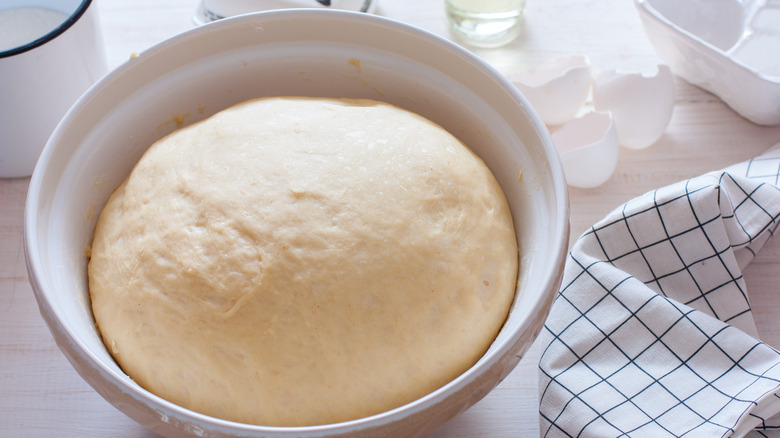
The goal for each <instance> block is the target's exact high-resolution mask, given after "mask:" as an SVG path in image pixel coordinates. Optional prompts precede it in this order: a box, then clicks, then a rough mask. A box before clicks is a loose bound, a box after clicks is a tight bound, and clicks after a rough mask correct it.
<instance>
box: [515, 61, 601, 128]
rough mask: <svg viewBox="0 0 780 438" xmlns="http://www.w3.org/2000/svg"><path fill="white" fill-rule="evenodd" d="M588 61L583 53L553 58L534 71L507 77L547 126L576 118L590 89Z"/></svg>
mask: <svg viewBox="0 0 780 438" xmlns="http://www.w3.org/2000/svg"><path fill="white" fill-rule="evenodd" d="M590 70H591V68H590V61H589V60H588V58H587V57H586V56H584V55H573V56H566V57H561V58H557V59H554V60H552V61H550V62H547V63H545V64H542V65H540V66H539V67H538V68H537V69H536V70H534V71H532V72H528V73H519V74H516V75H514V76H511V77H510V80H511V81H512V83H513V84H514V85H515V86H516V87H517V88H518V89H519V90H520V92H521V93H523V95H525V97H526V98H527V99H528V100H529V101H530V102H531V106H533V107H534V109H535V110H536V112H537V113H538V114H539V116H540V117H541V118H542V121H544V123H545V124H547V125H559V124H561V123H564V122H567V121H569V120H571V119H573V118H574V117H575V115H576V114H577V112H578V111H579V110H580V108H581V107H582V105H583V103H584V102H585V99H587V97H588V93H589V92H590V83H591V71H590Z"/></svg>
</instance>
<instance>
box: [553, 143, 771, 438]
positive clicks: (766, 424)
mask: <svg viewBox="0 0 780 438" xmlns="http://www.w3.org/2000/svg"><path fill="white" fill-rule="evenodd" d="M779 217H780V144H779V145H777V146H776V147H775V148H773V149H772V150H770V151H769V152H767V153H766V154H764V155H762V156H760V157H758V158H755V159H753V160H750V161H748V162H745V163H741V164H738V165H735V166H732V167H730V168H727V169H725V170H723V171H719V172H712V173H708V174H705V175H703V176H700V177H697V178H693V179H690V180H687V181H683V182H681V183H678V184H674V185H671V186H669V187H665V188H662V189H659V190H656V191H653V192H650V193H647V194H645V195H644V196H641V197H639V198H637V199H634V200H632V201H630V202H628V203H626V204H625V205H623V206H621V207H620V208H618V209H616V210H614V211H613V212H612V213H610V214H609V215H608V216H607V217H606V218H604V219H603V220H602V221H600V222H599V223H597V224H596V225H594V226H593V227H592V228H591V229H590V230H589V231H588V232H586V233H585V234H584V235H583V236H582V237H581V238H580V239H579V240H578V241H577V243H576V244H575V246H574V248H573V249H572V251H571V253H570V254H569V257H568V259H567V260H566V269H565V274H564V279H563V284H562V286H561V290H560V293H559V294H558V296H557V298H556V301H555V304H554V305H553V308H552V311H551V313H550V316H549V318H548V320H547V323H546V325H545V328H544V330H543V332H542V335H541V339H540V341H541V342H542V345H543V347H542V348H543V350H542V355H541V359H540V363H539V369H540V384H539V392H540V426H541V435H542V436H545V437H563V436H579V437H599V438H601V437H617V436H628V437H672V436H675V437H679V436H686V437H727V436H728V437H738V436H746V435H747V436H751V437H752V436H776V435H773V434H777V433H778V432H777V431H778V430H780V352H778V351H777V350H775V349H774V348H772V347H770V346H769V345H766V344H764V343H762V342H761V341H759V340H757V338H756V328H755V324H754V322H753V317H752V314H751V310H750V303H749V300H748V295H747V291H746V290H745V282H744V279H743V277H742V269H743V268H744V267H745V266H746V265H747V264H748V263H749V262H750V261H751V260H752V258H753V256H754V255H755V254H756V253H757V252H758V250H759V249H760V248H761V247H762V246H763V245H764V243H765V242H766V241H767V240H768V239H769V238H770V237H771V236H772V234H773V232H774V231H775V229H776V228H777V226H778V218H779ZM778 269H780V264H779V265H778ZM778 293H780V285H778ZM778 318H780V315H778Z"/></svg>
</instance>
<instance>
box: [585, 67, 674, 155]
mask: <svg viewBox="0 0 780 438" xmlns="http://www.w3.org/2000/svg"><path fill="white" fill-rule="evenodd" d="M593 106H594V108H595V109H596V111H599V112H606V111H609V112H610V113H611V114H612V118H613V120H614V123H615V127H616V129H617V132H618V138H619V141H620V144H621V145H623V146H625V147H627V148H631V149H644V148H646V147H648V146H650V145H652V144H653V143H655V142H656V141H657V140H658V139H659V138H660V137H661V135H663V133H664V131H665V130H666V127H667V126H668V125H669V121H670V120H671V118H672V110H673V108H674V80H673V77H672V72H671V70H670V69H669V67H668V66H666V65H659V66H658V70H657V71H656V72H655V74H652V75H645V74H642V73H620V72H617V71H615V70H611V71H607V72H604V73H601V74H599V75H598V76H597V77H596V79H595V80H594V81H593Z"/></svg>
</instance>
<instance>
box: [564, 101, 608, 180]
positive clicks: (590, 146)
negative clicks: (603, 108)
mask: <svg viewBox="0 0 780 438" xmlns="http://www.w3.org/2000/svg"><path fill="white" fill-rule="evenodd" d="M552 139H553V143H555V147H556V148H557V149H558V154H559V155H560V157H561V162H562V163H563V171H564V173H565V174H566V182H567V183H568V184H569V185H570V186H572V187H578V188H584V189H589V188H593V187H597V186H600V185H601V184H604V183H605V182H606V181H607V180H608V179H609V178H610V177H611V176H612V173H613V172H614V171H615V167H616V166H617V161H618V153H619V149H620V147H619V145H618V134H617V130H616V129H615V124H614V123H613V121H612V117H611V116H610V114H609V113H599V112H590V113H588V114H586V115H584V116H582V117H580V118H578V119H574V120H572V121H570V122H568V123H566V124H564V125H563V126H561V127H560V128H559V129H557V130H556V131H555V132H553V133H552Z"/></svg>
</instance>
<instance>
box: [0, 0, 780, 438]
mask: <svg viewBox="0 0 780 438" xmlns="http://www.w3.org/2000/svg"><path fill="white" fill-rule="evenodd" d="M95 1H96V6H97V8H98V13H99V16H100V19H101V21H102V26H103V29H104V37H105V43H106V46H107V51H108V59H109V63H110V65H111V67H115V66H117V65H119V64H121V63H122V62H124V61H125V60H127V59H128V58H129V57H130V56H131V54H132V53H134V52H140V51H142V50H144V49H145V48H147V47H149V46H150V45H152V44H155V43H157V42H159V41H161V40H163V39H165V38H167V37H169V36H172V35H174V34H176V33H179V32H182V31H185V30H187V29H190V28H191V27H193V26H194V25H193V22H192V20H191V17H192V14H193V12H194V9H195V6H196V0H95ZM377 13H378V14H379V15H384V16H388V17H391V18H394V19H397V20H400V21H404V22H407V23H411V24H414V25H417V26H419V27H421V28H424V29H426V30H429V31H431V32H434V33H437V34H440V35H443V36H448V32H447V27H446V22H445V18H444V10H443V0H381V2H380V4H379V8H378V10H377ZM524 23H525V27H524V31H523V34H522V35H521V36H520V37H519V38H518V39H517V40H516V41H515V42H513V43H512V44H510V45H508V46H506V47H503V48H499V49H483V50H475V52H476V53H477V54H478V55H480V56H482V57H483V58H484V59H485V60H487V61H488V62H490V63H491V64H493V65H494V66H495V67H496V68H497V69H498V70H499V71H501V72H502V73H504V74H507V75H511V74H513V73H515V72H520V71H526V70H530V69H533V68H534V67H536V66H537V65H539V64H540V63H542V62H545V61H548V60H551V59H553V58H556V57H559V56H562V55H568V54H585V55H587V56H588V57H589V58H590V60H591V63H592V65H593V67H594V69H595V70H597V71H601V70H609V69H620V70H625V71H646V70H647V69H651V68H653V67H654V66H655V65H656V64H657V63H659V62H661V61H660V59H658V58H657V56H656V55H655V53H654V51H653V50H652V47H651V46H650V44H649V42H648V41H647V39H646V37H645V35H644V33H643V31H642V28H641V26H640V23H639V18H638V15H637V13H636V10H635V9H634V6H633V3H632V2H631V1H630V0H599V1H592V0H586V1H583V0H528V4H527V8H526V17H525V22H524ZM675 84H676V86H677V98H676V107H675V111H674V116H673V118H672V121H671V124H670V126H669V127H668V129H667V131H666V133H665V135H664V136H663V137H662V138H661V140H659V141H658V143H656V144H655V145H653V146H651V147H650V148H649V149H645V150H641V151H632V150H628V149H621V151H620V154H621V155H620V160H619V163H618V168H617V171H616V172H615V174H614V175H613V177H612V178H611V179H610V180H609V181H608V182H607V183H606V184H605V185H603V186H601V187H598V188H596V189H591V190H581V189H572V190H571V191H570V193H571V207H572V218H571V221H572V240H574V239H576V237H577V236H579V235H580V234H581V233H582V232H583V231H584V230H585V229H587V227H589V226H590V225H592V224H593V223H594V222H596V221H597V220H599V219H601V217H603V216H604V215H605V214H606V213H607V212H609V211H610V210H611V209H613V208H615V207H617V206H618V205H620V204H622V203H623V202H625V201H627V200H629V199H631V198H633V197H636V196H638V195H640V194H642V193H644V192H646V191H648V190H651V189H654V188H657V187H661V186H664V185H667V184H671V183H674V182H676V181H678V180H682V179H686V178H689V177H692V176H696V175H699V174H701V173H704V172H707V171H709V170H715V169H720V168H722V167H725V166H727V165H729V164H732V163H735V162H739V161H742V160H745V159H747V158H750V157H752V156H755V155H758V154H760V153H761V152H763V151H764V150H766V149H768V148H769V147H771V146H772V145H774V144H776V143H778V142H780V126H776V127H761V126H757V125H754V124H751V123H750V122H747V121H746V120H744V119H742V118H741V117H739V116H738V115H737V114H736V113H734V112H733V111H731V110H730V109H728V108H727V107H726V106H725V105H724V104H723V103H721V102H720V101H719V100H718V99H717V98H716V97H714V96H712V95H710V94H708V93H706V92H704V91H702V90H700V89H698V88H696V87H693V86H691V85H689V84H688V83H686V82H684V81H682V80H679V79H677V80H676V83H675ZM28 182H29V180H28V179H5V180H3V179H0V437H79V438H91V437H118V438H150V437H153V436H154V434H152V433H151V432H148V431H146V430H145V429H144V428H142V427H141V426H139V425H138V424H136V423H134V422H133V421H132V420H130V419H129V418H127V417H125V416H124V415H123V414H122V413H121V412H119V411H118V410H116V409H115V408H114V407H112V406H111V405H109V404H108V403H107V402H106V401H104V400H103V399H102V398H101V397H100V396H99V395H98V394H97V393H96V392H94V391H93V390H92V389H91V387H89V386H88V385H87V384H86V383H85V382H84V381H82V380H81V378H80V377H79V376H78V375H77V374H76V372H75V371H74V370H73V369H72V368H71V366H70V364H69V363H68V362H67V360H66V359H65V357H64V356H63V355H62V353H60V351H59V350H58V348H57V347H56V345H55V344H54V342H53V340H52V338H51V335H50V334H49V332H48V330H47V328H46V327H45V325H44V323H43V320H42V319H41V317H40V315H39V313H38V309H37V305H36V303H35V298H34V296H33V294H32V290H31V288H30V286H29V284H28V282H27V273H26V268H25V264H24V252H23V246H22V223H23V214H24V200H25V194H26V190H27V184H28ZM779 263H780V242H777V241H773V242H770V243H769V244H768V245H767V247H766V248H765V249H764V251H763V252H762V253H761V254H760V255H759V256H758V258H757V259H756V260H755V261H754V262H753V263H752V264H751V265H750V266H749V267H748V269H747V270H746V272H745V276H746V278H747V284H748V291H749V293H750V296H751V300H752V302H753V306H754V312H755V317H756V321H757V325H758V330H759V333H760V334H761V336H762V338H763V339H764V340H765V341H767V342H769V343H770V344H772V345H774V346H775V347H777V346H779V345H780V317H778V316H780V299H777V298H775V295H777V292H778V289H779V288H780V286H779V285H780V269H778V268H777V266H778V264H779ZM538 357H539V347H538V345H536V346H534V347H533V348H532V349H531V351H530V352H529V353H528V354H527V355H526V357H525V358H524V359H523V360H522V362H521V363H520V365H519V366H518V367H517V369H516V370H515V371H514V372H513V373H512V374H511V375H510V376H509V377H508V378H507V379H506V380H505V381H504V382H503V383H501V384H500V385H499V386H498V387H497V388H496V389H495V390H494V391H493V392H492V393H490V394H489V395H488V396H487V397H486V398H485V399H483V400H482V401H481V402H479V403H478V404H477V405H475V406H474V407H473V408H472V409H470V410H468V411H467V412H465V413H463V414H461V415H460V416H459V417H457V418H455V419H454V420H453V421H451V422H450V423H448V424H447V425H445V426H444V427H442V428H441V429H440V430H439V431H438V432H437V433H436V434H435V436H436V437H470V438H474V437H489V438H509V437H526V436H538V435H539V426H538V420H537V409H538V400H537V360H538Z"/></svg>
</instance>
